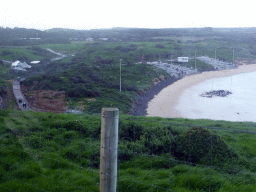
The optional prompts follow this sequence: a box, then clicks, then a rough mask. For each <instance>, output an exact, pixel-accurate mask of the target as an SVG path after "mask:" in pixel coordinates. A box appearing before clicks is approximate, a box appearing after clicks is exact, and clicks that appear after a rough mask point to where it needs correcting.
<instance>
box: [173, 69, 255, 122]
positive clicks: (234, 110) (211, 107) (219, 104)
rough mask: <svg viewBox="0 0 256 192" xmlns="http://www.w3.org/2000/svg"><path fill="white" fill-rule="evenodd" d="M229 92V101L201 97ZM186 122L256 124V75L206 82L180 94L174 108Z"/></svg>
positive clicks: (247, 74) (227, 99) (242, 74)
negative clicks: (196, 120)
mask: <svg viewBox="0 0 256 192" xmlns="http://www.w3.org/2000/svg"><path fill="white" fill-rule="evenodd" d="M212 90H227V91H230V92H232V94H230V95H228V96H226V97H212V98H207V97H201V96H200V95H201V94H203V93H204V92H209V91H212ZM175 110H176V112H178V113H179V114H180V115H181V116H182V117H183V118H189V119H212V120H226V121H252V122H256V72H251V73H240V74H237V75H233V76H230V77H220V78H213V79H209V80H205V81H203V82H201V83H199V84H197V85H195V86H192V87H190V88H188V89H186V90H185V91H183V93H182V94H181V96H180V98H179V101H178V104H177V105H176V107H175Z"/></svg>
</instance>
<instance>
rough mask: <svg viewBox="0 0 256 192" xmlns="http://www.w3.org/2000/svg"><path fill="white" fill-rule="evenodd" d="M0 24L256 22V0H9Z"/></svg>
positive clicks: (234, 24)
mask: <svg viewBox="0 0 256 192" xmlns="http://www.w3.org/2000/svg"><path fill="white" fill-rule="evenodd" d="M0 26H2V27H11V28H13V27H24V28H35V29H50V28H73V29H96V28H97V29H98V28H112V27H140V28H180V27H182V28H183V27H256V21H255V6H254V1H252V0H249V1H248V0H243V1H241V0H239V1H235V0H232V1H231V0H175V1H174V0H157V1H156V0H154V1H150V0H129V1H128V0H125V1H124V0H72V1H70V0H69V1H65V0H62V1H59V0H50V1H49V0H44V1H31V0H8V1H7V0H5V1H1V3H0Z"/></svg>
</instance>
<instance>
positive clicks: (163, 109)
mask: <svg viewBox="0 0 256 192" xmlns="http://www.w3.org/2000/svg"><path fill="white" fill-rule="evenodd" d="M255 71H256V64H249V65H241V66H239V67H238V68H236V69H229V70H221V71H209V72H203V73H200V74H195V75H190V76H186V77H184V78H182V79H180V80H178V81H176V82H174V83H173V84H171V85H169V86H167V87H166V88H164V89H162V90H161V91H160V92H159V93H158V94H157V95H155V96H154V98H153V99H152V100H150V101H149V103H148V108H147V110H146V112H147V116H158V117H170V118H175V117H182V116H181V114H180V112H179V111H177V110H175V107H176V106H177V104H178V102H179V99H180V97H181V95H182V93H183V92H184V91H185V90H186V89H188V88H190V87H192V86H195V85H197V84H199V83H202V82H204V81H206V80H209V79H212V78H218V77H229V76H233V75H236V74H240V73H250V72H255Z"/></svg>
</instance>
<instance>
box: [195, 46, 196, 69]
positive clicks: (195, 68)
mask: <svg viewBox="0 0 256 192" xmlns="http://www.w3.org/2000/svg"><path fill="white" fill-rule="evenodd" d="M195 70H196V50H195Z"/></svg>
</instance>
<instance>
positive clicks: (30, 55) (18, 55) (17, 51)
mask: <svg viewBox="0 0 256 192" xmlns="http://www.w3.org/2000/svg"><path fill="white" fill-rule="evenodd" d="M3 51H5V52H3ZM5 53H6V54H5ZM7 53H8V54H7ZM0 58H1V59H4V60H10V61H15V60H20V61H22V62H23V61H26V62H27V63H29V62H30V61H33V60H42V59H44V57H43V56H40V55H37V53H36V51H34V50H31V49H27V48H2V49H0Z"/></svg>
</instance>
